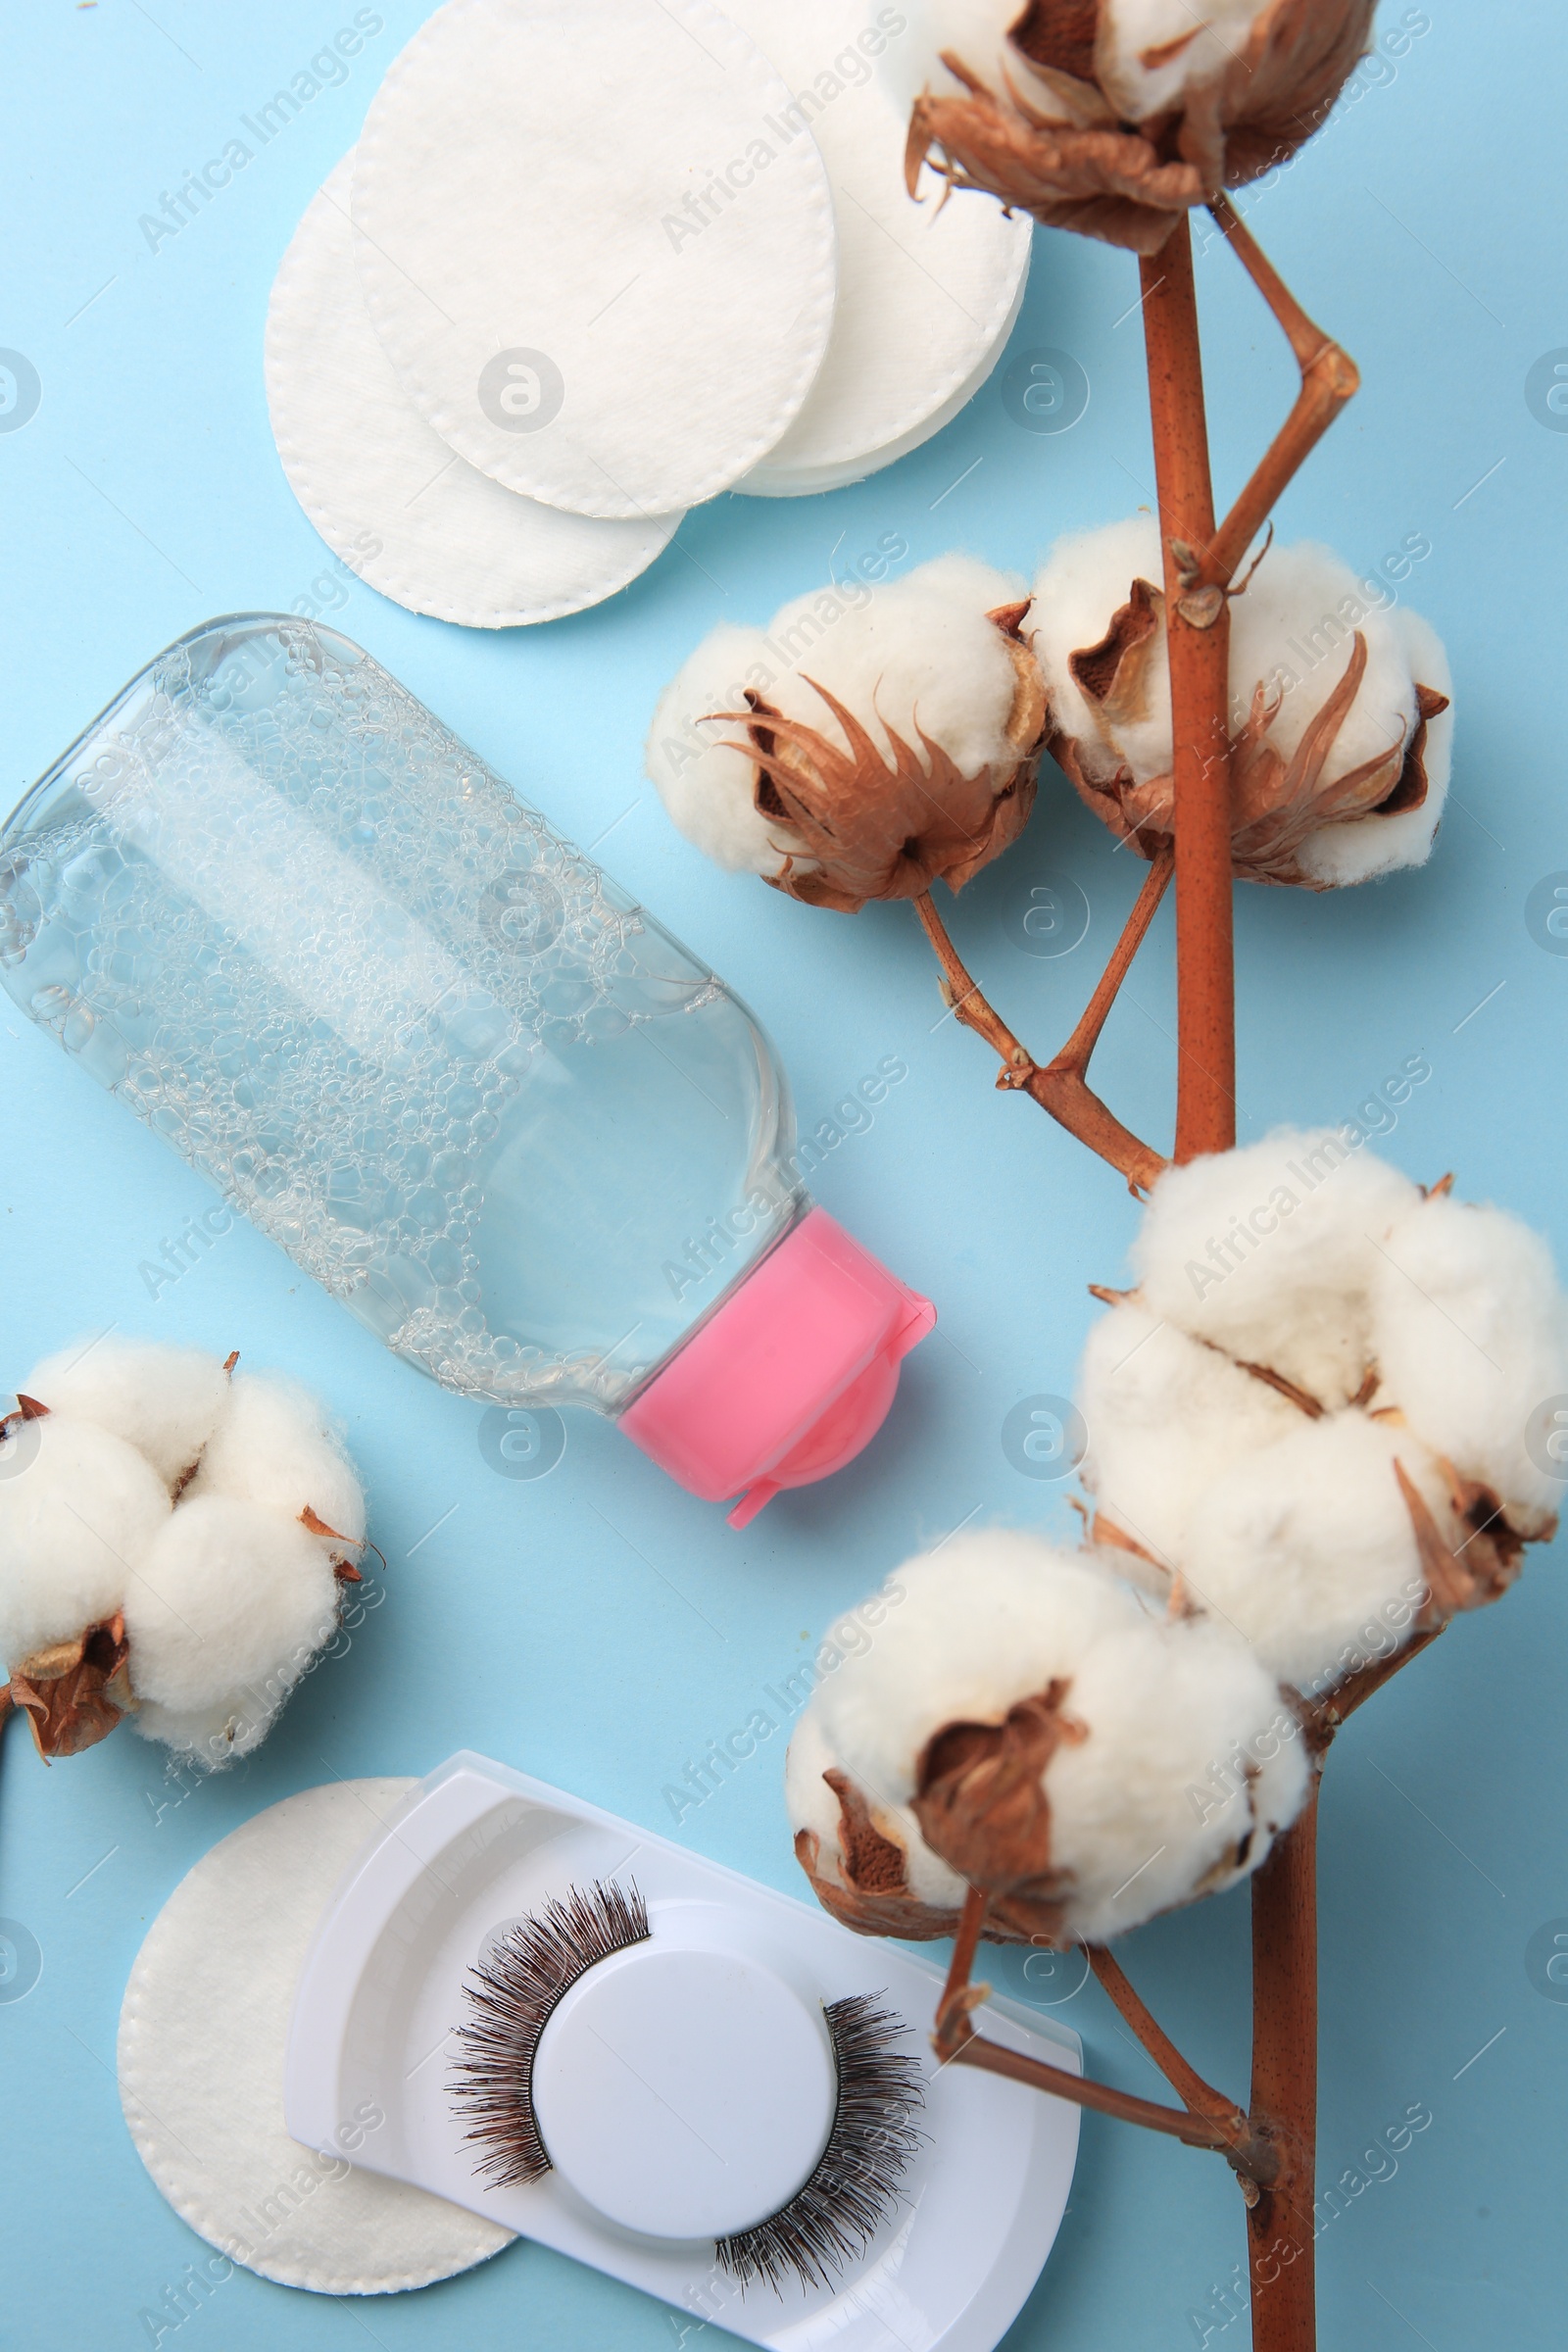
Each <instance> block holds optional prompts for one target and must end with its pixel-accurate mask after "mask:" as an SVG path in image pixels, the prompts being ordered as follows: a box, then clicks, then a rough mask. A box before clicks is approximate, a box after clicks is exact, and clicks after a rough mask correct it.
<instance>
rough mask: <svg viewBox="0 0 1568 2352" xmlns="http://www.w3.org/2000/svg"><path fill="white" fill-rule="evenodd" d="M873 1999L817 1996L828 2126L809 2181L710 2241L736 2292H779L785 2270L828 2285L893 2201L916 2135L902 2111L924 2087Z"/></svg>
mask: <svg viewBox="0 0 1568 2352" xmlns="http://www.w3.org/2000/svg"><path fill="white" fill-rule="evenodd" d="M879 1997H880V1996H879V1995H878V1994H876V1993H865V1992H860V1993H852V1994H851V1995H850V1996H849V1997H848V1998H847V1999H844V2000H839V2001H828V2002H825V2003H824V2004H823V2009H822V2014H823V2016H824V2017H825V2018H826V2020H827V2030H828V2034H829V2038H830V2039H831V2041H832V2044H833V2061H834V2065H835V2067H836V2069H837V2073H838V2104H837V2107H836V2108H835V2110H834V2115H833V2128H832V2130H831V2131H829V2133H828V2139H827V2145H826V2147H825V2148H824V2149H823V2150H822V2153H821V2155H820V2156H819V2157H818V2159H817V2162H816V2166H815V2169H814V2170H813V2172H812V2174H811V2177H810V2179H809V2180H808V2181H807V2182H806V2184H805V2186H804V2187H803V2188H800V2189H798V2190H797V2191H796V2193H795V2195H794V2196H793V2197H791V2199H790V2201H789V2203H788V2204H787V2205H786V2206H784V2208H783V2209H782V2211H780V2212H778V2213H775V2214H773V2215H771V2216H770V2217H769V2218H768V2220H766V2221H765V2222H759V2223H758V2225H757V2227H756V2228H755V2229H743V2230H741V2231H739V2232H738V2233H737V2234H736V2235H735V2236H733V2237H722V2238H720V2239H719V2240H718V2244H717V2247H716V2253H717V2258H718V2268H719V2270H720V2271H722V2272H723V2273H724V2274H725V2276H726V2277H727V2278H733V2279H734V2280H735V2282H736V2284H737V2285H738V2286H740V2287H741V2288H742V2289H743V2290H744V2289H745V2288H746V2287H748V2286H752V2285H755V2284H757V2283H759V2282H760V2281H762V2280H765V2281H766V2283H767V2284H768V2285H769V2286H771V2287H772V2288H773V2290H774V2292H775V2293H778V2292H780V2291H781V2290H782V2289H783V2287H784V2285H785V2284H786V2283H787V2281H788V2280H789V2278H791V2277H794V2278H797V2279H799V2281H800V2283H801V2284H802V2285H803V2286H805V2287H813V2286H830V2285H831V2284H832V2282H833V2279H834V2278H836V2277H837V2276H839V2275H840V2274H841V2273H842V2271H843V2269H844V2266H845V2264H846V2263H850V2262H854V2261H856V2260H858V2257H859V2256H860V2255H861V2254H863V2253H864V2252H865V2249H866V2247H867V2246H868V2245H869V2244H870V2242H871V2240H872V2238H873V2237H874V2236H875V2235H876V2233H877V2231H878V2229H881V2227H882V2225H883V2223H884V2222H885V2221H886V2220H887V2218H888V2216H889V2214H890V2213H891V2212H892V2211H893V2208H894V2206H895V2205H896V2204H897V2203H898V2196H899V2182H900V2181H901V2180H902V2179H903V2177H904V2174H905V2172H906V2170H907V2167H908V2164H909V2162H910V2159H911V2158H912V2157H913V2155H914V2154H915V2151H916V2150H917V2148H918V2147H919V2144H920V2141H921V2139H922V2137H923V2136H924V2134H923V2133H921V2132H920V2131H916V2130H915V2128H914V2126H913V2125H912V2124H911V2123H910V2121H909V2119H910V2117H911V2116H912V2115H913V2114H914V2113H915V2112H916V2111H917V2110H918V2109H919V2108H920V2107H922V2106H923V2105H924V2104H925V2093H924V2091H923V2090H922V2089H921V2086H920V2070H919V2061H918V2060H917V2059H916V2058H915V2057H913V2056H912V2055H910V2054H907V2053H905V2052H903V2051H900V2050H898V2049H897V2048H896V2047H895V2046H894V2045H895V2044H896V2043H897V2042H898V2041H899V2039H900V2038H901V2036H902V2035H903V2034H905V2033H906V2032H907V2027H906V2025H905V2022H904V2020H903V2018H902V2017H900V2016H898V2014H897V2013H896V2012H895V2011H893V2010H891V2009H879V2008H878V2007H877V2001H878V1999H879Z"/></svg>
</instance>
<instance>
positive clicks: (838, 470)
mask: <svg viewBox="0 0 1568 2352" xmlns="http://www.w3.org/2000/svg"><path fill="white" fill-rule="evenodd" d="M726 13H727V14H728V15H729V16H731V17H732V18H733V19H734V20H735V22H736V24H737V25H740V26H741V28H742V30H743V31H745V32H747V33H749V34H750V35H751V37H752V39H753V40H754V41H756V42H757V44H758V46H759V47H760V48H761V49H765V51H766V52H767V55H768V57H769V58H770V59H771V60H772V63H773V65H774V66H775V67H776V68H777V70H778V72H779V73H780V74H782V76H783V78H784V79H785V80H786V81H787V82H788V83H789V85H790V89H791V91H792V93H793V96H792V99H791V102H790V106H789V109H788V111H787V112H786V113H785V114H783V115H781V116H780V117H779V118H778V121H777V123H776V125H775V126H774V127H775V128H777V129H781V130H787V131H788V132H789V134H790V136H791V138H792V139H797V140H801V141H804V140H805V139H807V138H808V137H810V138H814V139H815V141H816V143H817V145H818V147H819V148H820V149H821V151H822V160H823V162H824V163H825V164H826V166H827V169H828V175H829V177H830V179H831V180H832V183H833V207H834V214H835V217H836V220H837V222H838V238H839V298H838V312H837V316H836V318H835V319H834V325H833V338H832V341H831V342H830V344H829V345H828V352H827V358H826V360H825V361H824V362H823V365H822V371H821V373H820V374H819V375H818V377H817V379H816V382H815V383H814V384H813V385H812V387H811V392H810V396H809V399H808V401H807V403H806V406H805V407H804V408H803V409H802V411H801V413H800V415H799V417H796V419H795V422H794V423H793V424H792V425H791V426H790V429H789V431H788V432H787V433H786V434H785V435H784V437H783V439H782V440H781V441H780V442H779V443H778V444H777V445H776V447H775V448H773V449H772V450H770V451H769V452H768V454H767V456H766V457H765V458H764V459H763V461H762V463H761V465H760V466H757V467H755V468H754V470H753V471H752V473H751V474H750V475H748V477H747V479H746V480H745V482H744V483H742V485H741V487H742V488H743V489H745V490H747V491H749V492H751V493H753V494H755V495H757V496H760V497H766V498H778V497H788V496H791V495H799V494H801V493H804V492H806V491H808V490H822V489H834V488H837V487H838V486H839V484H840V483H841V482H845V481H856V480H858V479H859V478H860V477H861V476H862V475H864V474H866V473H871V472H874V471H876V470H877V469H878V468H879V467H881V466H889V465H891V464H892V463H893V461H894V460H895V459H896V458H900V457H903V456H904V455H905V454H906V453H907V451H908V450H911V449H915V448H918V446H919V444H920V443H921V442H922V441H924V440H926V439H928V438H929V437H930V435H931V434H933V433H935V432H939V431H940V430H941V428H942V426H943V425H944V424H946V423H947V422H948V421H949V418H950V417H953V416H954V415H956V412H957V409H958V408H961V407H962V406H963V404H964V402H966V401H967V400H969V399H971V398H972V397H973V395H974V393H975V392H977V391H978V390H979V388H980V386H981V384H983V383H984V381H985V379H986V377H987V376H988V375H989V374H990V372H991V370H992V368H994V367H995V365H996V363H997V361H998V359H999V358H1000V357H1001V354H1002V349H1003V346H1004V344H1005V341H1006V339H1007V335H1008V332H1009V331H1010V329H1011V326H1012V322H1013V319H1015V318H1016V316H1017V309H1018V305H1019V303H1020V302H1021V300H1022V297H1023V287H1024V281H1025V279H1026V278H1027V276H1028V273H1029V253H1030V240H1031V238H1032V235H1033V223H1032V222H1031V221H1029V220H1028V219H1027V218H1026V217H1025V216H1024V215H1022V214H1015V215H1013V216H1012V217H1011V218H1010V219H1009V217H1008V216H1007V215H1006V214H1005V212H1004V211H1003V209H1002V207H1001V206H1000V205H999V204H997V203H995V202H994V201H993V199H992V198H991V197H989V196H985V195H979V194H962V193H956V194H955V195H953V196H952V197H951V198H950V200H949V201H948V202H947V203H946V204H942V205H939V203H938V201H937V196H936V194H934V193H930V194H928V195H927V197H926V199H925V201H924V202H923V203H920V204H915V203H913V202H911V200H910V198H909V195H908V193H907V189H906V187H905V180H904V150H905V142H906V139H907V134H908V121H907V116H906V115H904V114H902V113H901V112H900V111H899V109H898V108H897V107H896V105H895V104H894V101H893V99H892V98H891V96H890V95H889V93H888V90H887V88H886V87H885V85H884V84H883V82H882V81H881V80H880V79H879V78H878V76H877V71H876V67H875V64H874V62H873V61H875V60H877V59H880V58H882V57H883V55H884V53H885V52H886V51H888V50H889V49H891V48H896V47H897V46H898V43H899V41H900V39H901V37H903V35H902V32H901V31H897V30H893V29H892V28H891V27H892V26H893V25H894V24H895V23H897V24H898V25H900V26H901V27H902V26H903V25H904V19H903V17H902V16H901V15H900V14H899V12H897V11H894V10H889V9H882V10H880V11H878V13H877V15H876V17H875V18H873V16H872V12H871V8H870V5H869V0H853V4H852V5H849V6H846V0H789V5H788V6H787V7H786V6H781V5H780V4H779V0H726ZM694 233H695V232H694Z"/></svg>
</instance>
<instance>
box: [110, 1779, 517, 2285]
mask: <svg viewBox="0 0 1568 2352" xmlns="http://www.w3.org/2000/svg"><path fill="white" fill-rule="evenodd" d="M415 1786H416V1784H415V1783H414V1782H412V1781H337V1782H334V1783H332V1784H331V1785H330V1786H329V1787H326V1788H323V1789H305V1790H303V1791H302V1792H301V1794H300V1795H298V1796H290V1797H286V1798H285V1799H284V1801H283V1802H282V1803H281V1804H280V1805H272V1806H270V1808H269V1809H268V1811H267V1812H265V1813H258V1814H257V1815H256V1816H255V1818H254V1819H253V1820H251V1821H247V1822H245V1823H244V1824H243V1825H242V1827H241V1828H239V1829H237V1830H234V1831H233V1832H231V1833H230V1835H229V1836H228V1837H227V1838H223V1839H222V1840H221V1843H219V1844H218V1845H215V1846H214V1847H213V1850H212V1852H211V1853H209V1854H206V1855H204V1856H203V1858H202V1860H201V1861H200V1862H198V1863H197V1865H196V1867H195V1869H194V1870H192V1871H190V1872H189V1873H188V1874H187V1875H186V1877H185V1878H183V1879H182V1880H181V1881H180V1883H179V1885H178V1886H177V1887H175V1889H174V1891H173V1893H172V1895H171V1896H170V1898H169V1900H168V1902H167V1903H166V1904H165V1905H164V1907H163V1909H162V1911H161V1912H160V1913H159V1915H158V1917H157V1919H156V1920H154V1922H153V1924H152V1927H151V1929H150V1930H149V1932H148V1935H147V1939H146V1941H145V1942H144V1943H143V1945H142V1947H141V1950H140V1952H139V1953H138V1954H137V1956H136V1963H135V1966H134V1967H133V1968H132V1970H131V1972H130V1983H129V1984H128V1985H126V1987H125V1998H124V2003H123V2007H122V2009H121V2012H120V2054H119V2055H120V2096H121V2103H122V2104H123V2108H124V2111H125V2121H126V2123H127V2124H128V2125H129V2126H130V2135H131V2137H132V2139H133V2140H134V2141H135V2143H136V2149H137V2153H138V2154H139V2155H140V2157H141V2160H142V2162H143V2164H145V2166H146V2167H147V2170H148V2171H149V2172H150V2173H151V2175H152V2177H153V2180H155V2181H156V2182H157V2184H158V2186H159V2188H160V2189H161V2190H162V2191H163V2193H164V2195H165V2196H166V2197H167V2198H168V2199H169V2202H170V2203H171V2205H172V2207H173V2208H174V2211H175V2212H176V2213H177V2214H178V2215H179V2217H180V2219H181V2220H182V2221H185V2222H188V2223H189V2224H190V2226H191V2228H192V2229H195V2230H197V2231H199V2233H200V2234H201V2235H202V2236H203V2237H205V2238H206V2239H207V2241H208V2243H209V2244H210V2245H214V2246H217V2247H218V2249H219V2251H220V2252H221V2253H222V2254H224V2255H226V2256H227V2257H228V2258H229V2259H230V2260H231V2261H233V2262H238V2263H243V2264H244V2265H245V2266H246V2268H247V2269H249V2270H253V2271H258V2272H260V2274H261V2275H262V2277H263V2278H275V2279H276V2280H277V2281H278V2283H279V2284H280V2285H282V2286H307V2287H312V2288H314V2289H316V2291H317V2292H318V2293H320V2294H329V2295H377V2294H391V2293H393V2292H395V2291H396V2290H397V2289H398V2288H400V2287H410V2286H428V2285H429V2284H430V2283H431V2281H432V2280H433V2279H436V2278H451V2277H452V2275H453V2274H454V2272H457V2271H466V2270H471V2269H472V2267H473V2265H474V2264H475V2263H477V2262H484V2261H485V2260H487V2259H488V2257H489V2256H490V2255H492V2254H496V2253H499V2252H500V2250H501V2248H502V2247H503V2246H507V2245H510V2244H511V2243H512V2231H511V2230H509V2229H501V2228H500V2227H499V2226H498V2225H497V2224H496V2223H494V2222H486V2221H482V2220H480V2219H479V2217H478V2216H477V2215H475V2214H471V2213H465V2212H464V2211H463V2210H462V2209H461V2208H460V2207H459V2206H456V2205H449V2204H448V2203H447V2201H446V2199H445V2198H444V2197H434V2196H431V2195H430V2194H429V2193H428V2191H427V2190H425V2189H421V2188H410V2187H408V2186H406V2185H405V2184H404V2183H403V2182H402V2181H398V2180H387V2179H385V2178H384V2177H383V2176H382V2175H381V2174H379V2173H370V2172H363V2171H360V2170H358V2169H356V2168H354V2167H353V2166H352V2164H351V2163H350V2161H349V2159H350V2158H351V2157H352V2155H353V2153H354V2151H355V2150H356V2149H358V2148H361V2147H363V2146H364V2145H365V2144H366V2141H367V2138H368V2136H369V2135H370V2134H372V2133H373V2132H374V2131H377V2130H379V2129H382V2128H384V2126H385V2122H386V2118H385V2117H384V2116H383V2115H380V2113H379V2110H378V2109H376V2108H375V2107H374V2104H373V2102H369V2103H368V2107H369V2111H368V2113H365V2114H360V2113H356V2114H354V2115H350V2116H345V2117H343V2118H342V2120H341V2122H340V2124H339V2125H338V2127H337V2133H336V2138H337V2145H336V2146H335V2147H325V2148H322V2149H320V2150H312V2149H310V2148H306V2147H303V2146H301V2144H300V2142H299V2141H298V2140H296V2139H291V2138H290V2137H289V2135H288V2133H287V2132H286V2131H284V2129H283V2053H284V2048H285V2046H286V2043H287V2040H288V2028H289V2017H290V2013H291V2011H292V2009H293V2004H294V1987H295V1983H296V1980H297V1979H298V1977H299V1973H300V1969H301V1966H302V1965H303V1963H304V1959H305V1954H306V1951H307V1949H308V1947H309V1945H310V1941H311V1937H312V1936H313V1935H314V1934H315V1932H316V1924H317V1921H318V1919H319V1916H320V1914H321V1912H322V1911H323V1909H324V1908H325V1906H326V1903H327V1901H328V1899H329V1897H330V1896H331V1894H332V1892H333V1889H334V1888H335V1887H336V1885H337V1882H338V1880H339V1878H340V1877H341V1875H342V1873H343V1871H344V1869H345V1867H346V1866H347V1864H348V1863H349V1862H350V1861H351V1860H352V1859H353V1857H354V1855H355V1854H356V1853H357V1852H358V1851H359V1849H360V1847H361V1846H362V1845H363V1844H364V1843H365V1842H366V1840H367V1838H369V1837H371V1836H372V1835H373V1834H375V1833H376V1832H378V1831H379V1830H380V1828H381V1825H382V1823H383V1822H384V1821H385V1819H386V1818H387V1816H388V1815H389V1814H390V1813H391V1812H392V1811H393V1810H394V1809H395V1807H396V1806H397V1805H399V1804H400V1803H401V1801H402V1799H403V1797H404V1796H405V1795H406V1794H407V1792H408V1791H409V1789H412V1788H414V1787H415Z"/></svg>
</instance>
